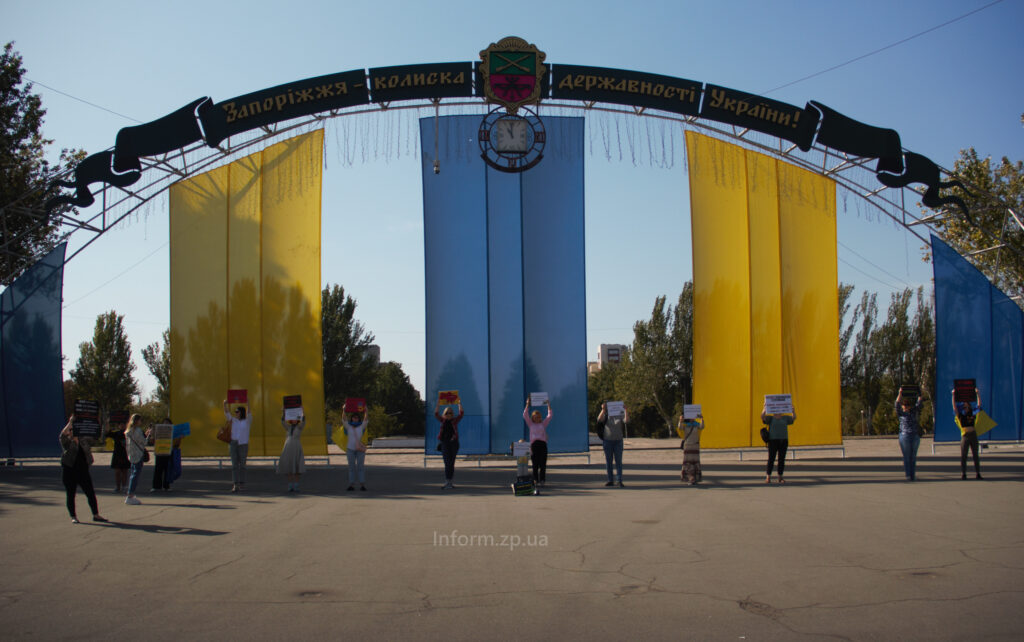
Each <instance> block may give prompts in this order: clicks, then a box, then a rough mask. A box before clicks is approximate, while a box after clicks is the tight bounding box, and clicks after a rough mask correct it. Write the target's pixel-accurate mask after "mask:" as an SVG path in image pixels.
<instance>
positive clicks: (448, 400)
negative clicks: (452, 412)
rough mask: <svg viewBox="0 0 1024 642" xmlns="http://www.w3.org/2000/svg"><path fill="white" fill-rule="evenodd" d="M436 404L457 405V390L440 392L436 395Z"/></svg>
mask: <svg viewBox="0 0 1024 642" xmlns="http://www.w3.org/2000/svg"><path fill="white" fill-rule="evenodd" d="M437 402H438V403H441V404H449V405H454V404H457V403H459V391H458V390H442V391H440V392H439V393H437Z"/></svg>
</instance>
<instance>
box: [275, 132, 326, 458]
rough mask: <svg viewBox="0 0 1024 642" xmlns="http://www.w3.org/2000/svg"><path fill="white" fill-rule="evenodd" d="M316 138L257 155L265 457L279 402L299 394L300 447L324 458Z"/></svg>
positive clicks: (319, 146)
mask: <svg viewBox="0 0 1024 642" xmlns="http://www.w3.org/2000/svg"><path fill="white" fill-rule="evenodd" d="M322 167H323V130H318V131H315V132H312V133H310V134H306V135H304V136H300V137H296V138H292V139H290V140H287V141H284V142H281V143H278V144H277V145H274V146H273V147H269V148H267V149H266V150H264V152H263V186H262V199H263V209H262V213H263V235H262V256H263V267H262V269H263V305H262V311H263V315H262V316H263V337H262V352H263V399H264V414H265V415H266V421H265V422H264V426H265V432H264V434H263V443H264V449H265V452H266V454H268V455H277V454H280V452H281V447H282V446H283V444H284V438H285V435H284V431H283V430H282V429H281V421H280V419H281V412H282V406H283V397H284V396H285V395H293V394H301V395H302V405H303V410H304V412H305V415H306V428H305V430H304V431H303V434H302V446H303V449H304V450H305V452H306V453H307V454H310V455H312V454H325V453H326V452H327V441H326V434H325V432H324V395H323V391H324V387H323V367H322V363H323V357H322V351H321V328H320V195H321V179H322V172H321V168H322Z"/></svg>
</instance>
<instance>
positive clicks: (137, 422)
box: [124, 414, 149, 505]
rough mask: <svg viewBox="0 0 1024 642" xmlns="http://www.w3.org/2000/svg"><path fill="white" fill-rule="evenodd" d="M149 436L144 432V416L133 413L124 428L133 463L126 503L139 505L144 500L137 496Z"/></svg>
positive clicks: (129, 460)
mask: <svg viewBox="0 0 1024 642" xmlns="http://www.w3.org/2000/svg"><path fill="white" fill-rule="evenodd" d="M148 439H149V436H148V435H147V434H146V433H144V432H142V417H140V416H139V415H137V414H136V415H132V416H131V417H130V418H129V419H128V427H127V428H125V429H124V441H125V447H126V449H127V450H128V462H129V463H130V464H131V473H130V474H129V477H128V496H127V497H125V498H124V503H125V504H131V505H138V504H141V503H142V502H140V501H139V498H138V497H136V496H135V491H136V490H138V488H139V479H141V478H142V465H143V464H144V463H145V460H146V458H147V456H148V455H149V453H148V452H146V441H147V440H148Z"/></svg>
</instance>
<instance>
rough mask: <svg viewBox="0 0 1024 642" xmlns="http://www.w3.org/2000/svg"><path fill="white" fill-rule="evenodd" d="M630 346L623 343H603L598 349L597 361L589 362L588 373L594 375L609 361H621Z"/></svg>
mask: <svg viewBox="0 0 1024 642" xmlns="http://www.w3.org/2000/svg"><path fill="white" fill-rule="evenodd" d="M628 349H629V346H626V345H622V344H621V343H602V344H601V345H600V347H598V349H597V361H588V362H587V374H588V375H592V374H594V373H595V372H597V371H598V370H600V369H601V368H603V367H604V365H605V364H607V363H619V362H620V361H621V360H622V355H623V354H625V352H626V350H628Z"/></svg>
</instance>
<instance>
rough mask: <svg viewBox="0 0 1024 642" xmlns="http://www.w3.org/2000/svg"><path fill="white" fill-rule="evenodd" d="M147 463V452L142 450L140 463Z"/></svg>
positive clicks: (144, 449)
mask: <svg viewBox="0 0 1024 642" xmlns="http://www.w3.org/2000/svg"><path fill="white" fill-rule="evenodd" d="M147 461H149V450H148V449H146V448H143V449H142V463H146V462H147Z"/></svg>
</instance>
